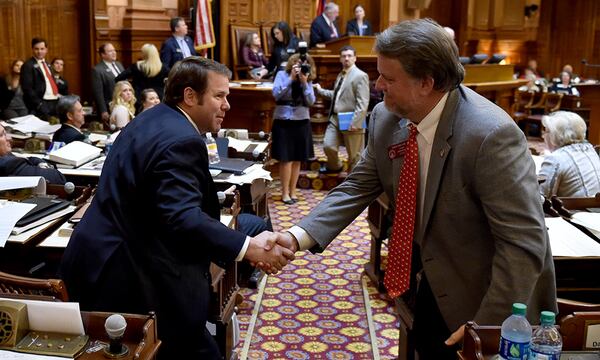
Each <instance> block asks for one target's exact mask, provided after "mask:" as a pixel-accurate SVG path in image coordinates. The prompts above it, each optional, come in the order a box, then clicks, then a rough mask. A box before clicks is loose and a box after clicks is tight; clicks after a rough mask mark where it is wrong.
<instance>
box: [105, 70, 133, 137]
mask: <svg viewBox="0 0 600 360" xmlns="http://www.w3.org/2000/svg"><path fill="white" fill-rule="evenodd" d="M134 114H135V96H134V95H133V88H132V87H131V84H130V83H129V81H119V82H117V83H116V84H115V90H114V91H113V97H112V101H111V102H110V127H111V128H112V127H113V125H114V127H115V129H122V128H124V127H125V126H126V125H127V124H129V122H130V121H131V120H133V118H134V117H135V115H134Z"/></svg>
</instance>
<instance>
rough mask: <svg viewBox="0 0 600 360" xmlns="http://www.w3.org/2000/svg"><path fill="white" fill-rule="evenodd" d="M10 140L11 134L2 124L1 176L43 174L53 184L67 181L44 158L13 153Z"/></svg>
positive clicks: (0, 135)
mask: <svg viewBox="0 0 600 360" xmlns="http://www.w3.org/2000/svg"><path fill="white" fill-rule="evenodd" d="M10 140H11V138H10V135H9V134H8V133H7V132H6V130H5V129H4V126H2V125H0V176H42V177H43V178H44V179H46V181H48V182H49V183H51V184H59V185H63V184H64V183H65V182H66V180H65V176H64V175H63V174H61V173H60V171H58V170H56V169H55V168H54V167H52V165H51V164H49V163H47V162H45V161H44V160H42V159H38V158H36V157H30V158H21V157H17V156H15V155H13V154H12V152H11V151H12V146H11V144H10Z"/></svg>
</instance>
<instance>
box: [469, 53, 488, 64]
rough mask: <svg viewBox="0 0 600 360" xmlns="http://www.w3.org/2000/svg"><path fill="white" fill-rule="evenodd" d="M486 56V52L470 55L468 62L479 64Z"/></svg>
mask: <svg viewBox="0 0 600 360" xmlns="http://www.w3.org/2000/svg"><path fill="white" fill-rule="evenodd" d="M487 58H488V56H487V54H475V55H473V56H471V61H470V62H469V64H481V63H483V62H484V61H486V60H487Z"/></svg>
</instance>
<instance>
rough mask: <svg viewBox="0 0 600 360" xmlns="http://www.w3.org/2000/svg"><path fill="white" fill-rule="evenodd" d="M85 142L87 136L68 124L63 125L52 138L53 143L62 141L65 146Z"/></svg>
mask: <svg viewBox="0 0 600 360" xmlns="http://www.w3.org/2000/svg"><path fill="white" fill-rule="evenodd" d="M83 140H85V135H83V134H82V133H81V132H79V131H77V129H75V128H73V127H71V126H69V125H67V124H62V126H61V127H60V129H58V130H56V132H55V133H54V135H53V136H52V141H61V142H64V143H65V144H68V143H70V142H73V141H83Z"/></svg>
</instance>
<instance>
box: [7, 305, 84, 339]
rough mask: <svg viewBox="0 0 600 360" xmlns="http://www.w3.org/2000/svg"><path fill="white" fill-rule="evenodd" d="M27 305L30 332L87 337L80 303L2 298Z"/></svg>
mask: <svg viewBox="0 0 600 360" xmlns="http://www.w3.org/2000/svg"><path fill="white" fill-rule="evenodd" d="M0 300H6V301H13V302H19V303H23V304H26V305H27V315H28V317H29V330H34V331H45V332H57V333H64V334H76V335H85V330H84V329H83V320H82V319H81V312H80V311H79V303H76V302H53V301H39V300H26V299H12V298H0Z"/></svg>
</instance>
